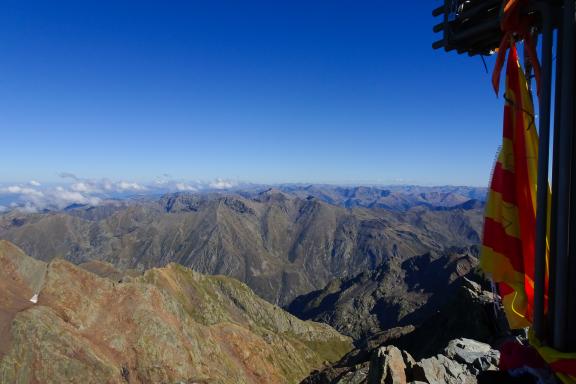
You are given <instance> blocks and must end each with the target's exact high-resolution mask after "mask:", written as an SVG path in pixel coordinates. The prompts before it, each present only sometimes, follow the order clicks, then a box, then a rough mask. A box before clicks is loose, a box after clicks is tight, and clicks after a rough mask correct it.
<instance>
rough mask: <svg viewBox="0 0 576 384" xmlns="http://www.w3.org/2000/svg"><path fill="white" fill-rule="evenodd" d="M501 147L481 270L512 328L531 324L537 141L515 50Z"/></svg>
mask: <svg viewBox="0 0 576 384" xmlns="http://www.w3.org/2000/svg"><path fill="white" fill-rule="evenodd" d="M504 97H505V99H506V105H505V106H504V129H503V138H502V147H501V149H500V153H499V154H498V160H497V162H496V166H495V167H494V172H493V175H492V181H491V184H490V190H489V192H488V199H487V202H486V213H485V220H484V239H483V243H482V253H481V257H480V266H481V267H482V269H483V270H484V271H485V272H486V273H487V274H488V275H490V276H491V277H492V279H493V280H494V281H495V282H497V283H498V288H499V291H500V295H501V296H502V302H503V304H504V310H505V312H506V316H507V318H508V322H509V324H510V327H511V328H523V327H527V326H529V325H530V323H531V322H532V313H533V311H532V305H533V303H534V300H533V299H534V244H535V236H536V184H537V182H536V180H537V170H538V166H537V165H538V135H537V132H536V126H535V122H534V108H533V105H532V99H531V97H530V92H529V90H528V87H527V83H526V78H525V76H524V72H523V71H522V69H521V67H520V63H519V62H518V53H517V52H516V47H515V44H512V46H511V49H510V52H509V56H508V63H507V66H506V93H505V96H504Z"/></svg>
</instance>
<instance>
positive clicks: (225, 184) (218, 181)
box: [208, 179, 236, 189]
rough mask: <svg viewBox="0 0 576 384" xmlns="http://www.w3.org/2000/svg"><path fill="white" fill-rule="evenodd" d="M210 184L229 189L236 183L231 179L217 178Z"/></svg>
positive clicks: (210, 185) (213, 186)
mask: <svg viewBox="0 0 576 384" xmlns="http://www.w3.org/2000/svg"><path fill="white" fill-rule="evenodd" d="M208 186H209V187H210V188H215V189H227V188H232V187H234V186H236V183H235V182H233V181H230V180H224V179H216V180H214V181H213V182H211V183H210V184H208Z"/></svg>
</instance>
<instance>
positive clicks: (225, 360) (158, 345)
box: [0, 241, 351, 383]
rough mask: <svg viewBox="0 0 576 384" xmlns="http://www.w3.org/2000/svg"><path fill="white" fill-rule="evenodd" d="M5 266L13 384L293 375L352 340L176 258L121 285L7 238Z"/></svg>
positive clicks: (4, 374)
mask: <svg viewBox="0 0 576 384" xmlns="http://www.w3.org/2000/svg"><path fill="white" fill-rule="evenodd" d="M0 265H2V269H0V291H1V292H2V295H0V345H2V349H0V378H2V382H6V383H65V382H78V383H80V382H81V383H152V382H153V383H177V382H184V383H190V382H198V383H203V382H219V383H284V382H298V381H299V380H300V379H302V378H303V377H305V376H306V375H307V374H308V372H310V371H311V370H312V369H314V368H317V367H319V366H321V365H322V364H323V362H325V361H331V360H332V361H333V360H337V359H338V358H339V357H340V355H342V354H343V353H345V352H346V351H347V350H349V349H350V346H351V343H350V340H349V339H348V338H346V337H344V336H342V335H340V334H338V333H337V332H336V331H334V330H333V329H332V328H330V327H329V326H327V325H323V324H317V323H313V322H304V321H301V320H298V319H297V318H295V317H293V316H291V315H289V314H287V313H286V312H284V311H283V310H282V309H280V308H278V307H276V306H274V305H272V304H270V303H268V302H266V301H264V300H262V299H260V298H258V297H257V296H256V295H255V294H254V293H253V292H252V291H251V290H250V289H249V288H248V287H247V286H246V285H245V284H243V283H240V282H238V281H236V280H233V279H230V278H226V277H223V276H213V277H208V276H204V275H202V274H199V273H195V272H193V271H191V270H189V269H186V268H184V267H181V266H178V265H175V264H170V265H168V266H167V267H165V268H160V269H152V270H149V271H147V272H145V273H144V274H143V275H142V276H140V277H133V278H131V279H126V280H130V282H123V283H119V282H118V280H117V277H118V276H116V275H115V274H112V275H113V276H114V280H112V279H110V278H103V277H99V276H97V275H95V274H93V273H91V272H89V271H87V270H84V269H82V268H79V267H77V266H74V265H73V264H70V263H68V262H66V261H63V260H58V259H56V260H53V261H51V262H50V263H48V264H46V263H43V262H39V261H37V260H34V259H31V258H29V257H27V256H26V255H25V254H24V253H23V252H22V251H21V250H19V249H18V248H16V247H15V246H13V245H12V244H10V243H8V242H5V241H0ZM97 269H98V270H103V269H104V268H97ZM105 272H106V273H108V272H109V271H108V270H106V271H105ZM112 272H113V271H112ZM122 281H124V280H122ZM34 293H39V295H38V302H37V303H36V304H34V303H33V302H31V301H30V298H31V297H32V295H33V294H34Z"/></svg>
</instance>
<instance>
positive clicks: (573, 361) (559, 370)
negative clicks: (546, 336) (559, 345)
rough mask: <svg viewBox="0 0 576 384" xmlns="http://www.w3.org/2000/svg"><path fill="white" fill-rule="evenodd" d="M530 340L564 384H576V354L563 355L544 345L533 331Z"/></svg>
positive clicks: (529, 335)
mask: <svg viewBox="0 0 576 384" xmlns="http://www.w3.org/2000/svg"><path fill="white" fill-rule="evenodd" d="M528 338H529V341H530V345H532V346H533V347H534V348H536V350H537V351H538V353H539V354H540V356H542V358H543V359H544V361H546V363H547V364H548V366H549V367H550V369H552V371H554V373H555V374H556V376H557V377H558V378H559V379H560V380H561V381H562V383H564V384H576V353H563V352H560V351H557V350H556V349H553V348H550V347H547V346H545V345H542V343H541V342H540V340H538V339H537V338H536V337H535V336H534V332H533V330H532V329H531V330H530V332H529V333H528Z"/></svg>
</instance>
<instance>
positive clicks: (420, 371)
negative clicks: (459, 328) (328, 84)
mask: <svg viewBox="0 0 576 384" xmlns="http://www.w3.org/2000/svg"><path fill="white" fill-rule="evenodd" d="M499 358H500V354H499V352H498V351H496V350H494V349H492V348H490V345H488V344H484V343H480V342H477V341H475V340H471V339H464V338H463V339H456V340H452V341H450V343H449V344H448V346H447V347H446V348H445V349H444V350H443V351H442V353H439V354H437V355H435V356H432V357H429V358H425V359H422V360H420V361H416V360H415V359H414V358H413V357H412V356H411V355H410V354H409V353H408V352H406V351H402V350H400V349H398V348H396V347H394V346H384V347H379V348H377V349H375V350H374V351H373V352H372V354H371V358H370V360H369V361H366V362H364V363H361V364H357V365H355V366H352V367H337V366H336V367H331V368H327V369H325V370H323V371H321V372H314V373H313V374H312V375H311V376H309V377H307V378H306V379H305V380H303V381H302V384H363V383H367V384H407V383H423V384H476V383H477V380H476V377H477V375H478V374H479V373H480V372H484V371H489V370H497V365H498V359H499Z"/></svg>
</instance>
